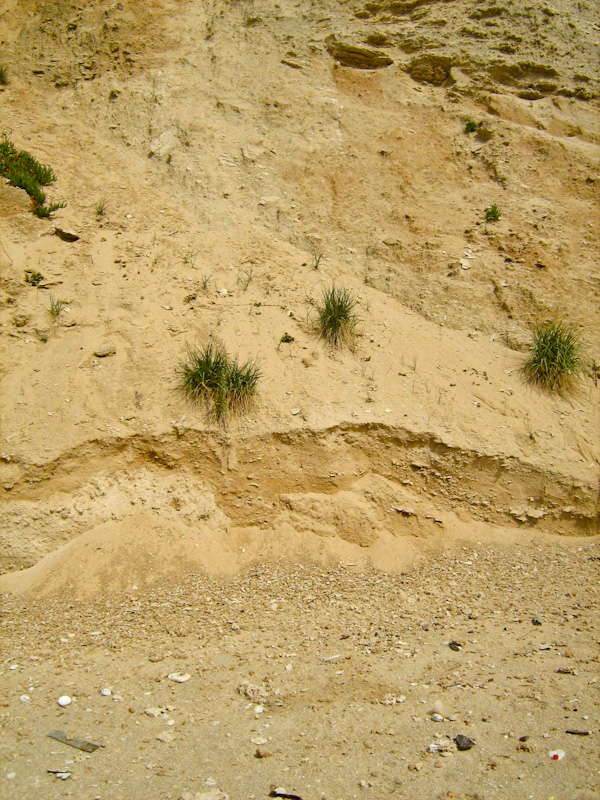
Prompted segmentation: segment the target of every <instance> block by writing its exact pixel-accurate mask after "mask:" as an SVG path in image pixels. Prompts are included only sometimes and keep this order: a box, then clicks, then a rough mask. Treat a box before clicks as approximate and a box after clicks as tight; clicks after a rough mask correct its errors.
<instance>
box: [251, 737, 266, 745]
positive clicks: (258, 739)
mask: <svg viewBox="0 0 600 800" xmlns="http://www.w3.org/2000/svg"><path fill="white" fill-rule="evenodd" d="M251 741H252V744H266V743H267V740H266V739H265V738H264V737H263V736H255V737H254V739H252V740H251Z"/></svg>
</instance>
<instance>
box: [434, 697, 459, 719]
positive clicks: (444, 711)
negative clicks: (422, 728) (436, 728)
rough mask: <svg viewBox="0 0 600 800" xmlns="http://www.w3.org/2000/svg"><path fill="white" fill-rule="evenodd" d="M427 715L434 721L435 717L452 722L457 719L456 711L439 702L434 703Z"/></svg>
mask: <svg viewBox="0 0 600 800" xmlns="http://www.w3.org/2000/svg"><path fill="white" fill-rule="evenodd" d="M429 714H430V715H431V718H432V719H434V718H435V716H436V715H438V716H441V717H444V718H445V719H449V720H452V721H454V720H455V719H457V718H458V714H457V713H456V711H455V710H454V709H453V708H450V706H447V705H446V703H443V702H442V701H441V700H436V701H435V703H434V704H433V705H432V707H431V710H430V711H429Z"/></svg>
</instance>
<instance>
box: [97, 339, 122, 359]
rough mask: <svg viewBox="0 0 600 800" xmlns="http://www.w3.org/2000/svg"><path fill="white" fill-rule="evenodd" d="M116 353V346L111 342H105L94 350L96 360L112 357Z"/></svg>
mask: <svg viewBox="0 0 600 800" xmlns="http://www.w3.org/2000/svg"><path fill="white" fill-rule="evenodd" d="M116 352H117V348H116V346H115V345H114V344H113V343H112V342H107V343H106V344H103V345H100V347H98V348H97V349H96V350H94V355H95V356H96V358H106V357H107V356H114V354H115V353H116Z"/></svg>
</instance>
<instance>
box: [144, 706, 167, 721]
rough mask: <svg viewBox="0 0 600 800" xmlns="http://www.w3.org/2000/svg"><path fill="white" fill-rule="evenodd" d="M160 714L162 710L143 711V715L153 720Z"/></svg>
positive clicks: (149, 709) (150, 709)
mask: <svg viewBox="0 0 600 800" xmlns="http://www.w3.org/2000/svg"><path fill="white" fill-rule="evenodd" d="M162 713H163V710H162V708H147V709H146V710H145V711H144V714H147V715H148V716H149V717H154V718H155V719H156V717H160V715H161V714H162Z"/></svg>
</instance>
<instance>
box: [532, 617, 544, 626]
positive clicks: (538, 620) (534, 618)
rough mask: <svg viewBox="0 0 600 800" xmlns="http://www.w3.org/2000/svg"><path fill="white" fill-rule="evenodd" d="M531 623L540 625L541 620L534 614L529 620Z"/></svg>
mask: <svg viewBox="0 0 600 800" xmlns="http://www.w3.org/2000/svg"><path fill="white" fill-rule="evenodd" d="M531 623H532V625H541V624H542V620H541V619H540V618H539V617H537V616H536V617H533V619H532V620H531Z"/></svg>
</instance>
